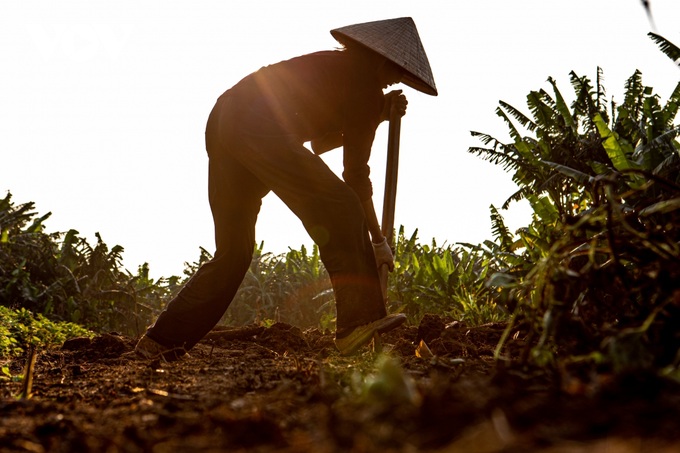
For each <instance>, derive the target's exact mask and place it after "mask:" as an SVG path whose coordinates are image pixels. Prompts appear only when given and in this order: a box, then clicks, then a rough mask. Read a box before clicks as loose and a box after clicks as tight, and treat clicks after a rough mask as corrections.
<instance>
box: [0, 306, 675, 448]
mask: <svg viewBox="0 0 680 453" xmlns="http://www.w3.org/2000/svg"><path fill="white" fill-rule="evenodd" d="M503 330H504V326H502V325H495V324H494V325H486V326H480V327H476V328H467V327H465V326H463V325H461V324H458V323H453V324H450V325H447V324H446V322H445V320H442V319H440V318H438V317H435V316H426V317H425V318H424V319H423V322H422V323H421V325H420V326H419V327H402V328H399V329H397V330H396V331H394V332H391V333H389V334H387V335H384V336H383V339H382V353H378V352H376V351H373V350H365V351H364V352H363V354H361V355H359V356H356V357H352V358H344V357H340V356H339V355H338V354H337V352H336V350H335V347H334V345H333V336H332V335H331V333H330V332H320V331H318V330H308V331H304V332H302V331H300V330H299V329H297V328H295V327H291V326H289V325H286V324H275V325H273V326H272V327H270V328H263V327H256V326H249V327H244V328H240V329H224V328H223V329H221V330H215V331H213V332H211V334H210V335H209V336H208V337H207V338H206V339H205V340H204V341H203V342H201V343H200V344H199V345H198V346H197V347H196V348H194V350H192V351H191V353H190V357H185V358H184V359H182V360H180V361H177V362H171V363H168V362H164V361H159V360H154V361H133V360H128V359H126V358H124V357H121V354H122V353H124V352H127V351H130V350H131V349H132V347H133V345H134V340H133V339H131V338H126V337H123V336H120V335H116V334H104V335H100V336H98V337H96V338H94V339H92V340H89V339H76V340H71V341H68V342H66V343H65V344H64V346H63V347H62V348H61V349H59V350H49V351H41V352H39V353H38V357H37V362H36V366H35V371H34V373H33V377H34V381H33V388H32V397H31V398H28V399H18V398H17V395H19V394H20V393H21V387H22V383H21V382H20V381H18V380H17V381H16V382H14V381H11V380H10V381H4V382H0V385H1V386H2V387H0V398H1V399H0V451H3V452H5V451H7V452H10V451H11V452H15V451H16V452H146V451H150V452H206V451H209V452H221V451H255V452H267V451H286V452H344V451H356V452H372V451H380V452H389V451H394V452H416V451H437V452H525V451H541V452H659V451H668V452H670V451H680V443H676V440H677V439H678V438H680V417H679V415H680V388H678V386H676V385H675V384H673V383H671V382H667V381H664V380H661V379H659V378H657V377H654V376H641V375H639V374H637V375H629V376H624V377H620V378H617V379H613V378H611V377H608V376H606V375H603V374H597V373H595V374H593V373H591V374H590V375H589V376H586V377H584V376H581V377H578V376H577V375H575V374H574V375H572V374H569V373H566V372H563V373H560V374H559V375H548V374H546V373H545V372H539V371H532V370H529V369H523V368H520V367H517V366H507V365H503V362H494V360H493V351H494V348H495V346H496V344H497V342H498V340H499V338H500V336H501V334H502V332H503ZM421 339H422V340H424V341H425V343H426V344H427V345H429V352H431V355H430V354H428V350H427V349H425V348H423V347H421V348H420V349H419V353H418V354H416V348H417V345H418V344H419V341H420V340H421ZM378 347H380V345H379V346H378ZM521 349H522V334H521V332H519V333H518V334H517V335H514V334H513V339H512V340H511V342H510V348H509V350H510V351H513V350H514V351H520V350H521ZM10 369H11V373H12V374H13V375H20V374H22V372H23V371H22V370H23V363H22V362H21V361H15V362H11V363H10Z"/></svg>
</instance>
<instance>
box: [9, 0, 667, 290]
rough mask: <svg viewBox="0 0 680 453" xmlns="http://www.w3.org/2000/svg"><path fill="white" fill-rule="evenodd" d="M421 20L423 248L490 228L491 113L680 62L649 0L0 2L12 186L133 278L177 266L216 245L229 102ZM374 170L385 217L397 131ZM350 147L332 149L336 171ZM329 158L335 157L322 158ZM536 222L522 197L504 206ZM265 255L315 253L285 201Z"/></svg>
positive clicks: (417, 109)
mask: <svg viewBox="0 0 680 453" xmlns="http://www.w3.org/2000/svg"><path fill="white" fill-rule="evenodd" d="M651 3H652V8H653V13H654V18H655V22H656V24H655V25H656V32H657V33H659V34H661V35H662V36H664V37H666V38H667V39H669V40H671V41H673V42H675V43H676V44H678V43H680V27H678V19H679V18H680V2H678V0H651ZM402 16H411V17H413V19H414V20H415V22H416V25H417V27H418V30H419V33H420V36H421V39H422V41H423V44H424V46H425V50H426V51H427V53H428V56H429V59H430V64H431V66H432V70H433V73H434V77H435V81H436V83H437V87H438V89H439V93H440V95H439V96H438V97H430V96H427V95H424V94H421V93H419V92H416V91H414V90H412V89H410V88H408V87H404V91H405V93H406V95H407V96H408V98H409V110H408V113H407V115H406V117H404V119H403V121H402V135H401V154H400V170H399V186H398V191H397V195H398V196H397V205H396V221H395V224H396V225H404V226H405V228H406V231H407V233H409V234H410V233H412V232H413V231H414V230H415V229H416V228H418V229H419V237H420V239H421V242H422V243H429V242H430V241H431V239H432V238H435V239H436V240H437V242H438V243H439V244H443V243H445V242H446V243H447V244H453V243H455V242H473V243H479V242H481V241H483V240H485V239H490V238H491V232H490V220H489V205H491V204H494V205H496V206H497V207H500V205H501V204H502V203H503V201H505V200H506V198H507V197H508V196H509V195H511V194H512V193H513V192H514V191H515V189H516V188H515V186H514V184H513V183H512V182H511V181H510V176H509V175H508V174H505V173H503V172H502V171H501V170H500V169H499V168H497V167H495V166H494V165H492V164H489V163H487V162H484V161H482V160H481V159H480V158H478V157H476V156H473V155H471V154H469V153H468V152H467V149H468V147H470V146H476V145H479V144H480V143H479V142H478V141H476V140H475V139H474V138H472V137H471V136H470V131H471V130H477V131H482V132H489V133H492V134H494V135H496V136H498V137H499V138H503V139H505V138H507V133H506V129H505V127H504V125H503V123H502V122H501V120H500V119H499V118H498V117H497V116H496V115H495V113H494V110H495V108H496V106H497V105H498V101H499V100H501V99H502V100H504V101H506V102H509V103H510V104H512V105H514V106H515V107H518V108H520V109H522V110H523V111H525V112H526V104H525V98H526V95H527V94H528V93H529V91H530V90H535V89H540V88H546V89H548V88H549V85H548V83H547V82H546V79H547V78H548V77H549V76H553V77H554V78H555V79H557V81H558V86H559V87H560V89H561V91H562V93H563V94H564V95H565V96H566V97H567V100H568V101H571V100H572V99H573V97H572V94H571V93H572V91H571V86H570V84H569V79H568V74H569V72H570V71H571V70H574V71H576V72H577V73H578V74H579V75H588V76H590V77H591V78H593V79H594V77H595V74H596V67H597V66H601V67H602V68H603V70H604V76H605V83H604V84H605V87H606V88H607V90H608V95H609V96H612V95H613V96H614V98H615V99H616V98H617V97H618V98H619V99H621V98H622V93H623V84H624V82H625V80H626V79H627V78H628V77H629V76H630V75H631V74H632V73H633V72H634V70H635V69H640V70H641V71H642V74H643V81H644V82H645V83H646V84H647V85H650V86H653V87H654V89H655V92H656V93H658V94H660V95H661V98H662V100H663V101H665V100H666V99H667V98H668V96H669V95H670V93H671V91H672V89H673V87H674V86H675V84H676V83H677V81H678V79H679V78H680V71H678V70H677V68H675V67H674V66H673V63H672V62H671V61H670V59H668V58H667V57H666V56H665V55H663V54H662V53H661V52H660V51H659V50H658V48H657V47H656V45H655V44H654V43H653V42H652V41H651V40H650V39H649V38H648V37H647V36H646V34H647V32H649V31H652V28H651V25H650V22H649V21H648V19H647V17H646V15H645V12H644V9H643V8H642V6H641V4H640V1H639V0H551V1H545V0H476V1H467V2H461V1H444V0H441V1H436V2H435V1H428V0H423V1H419V2H415V1H413V0H405V1H399V0H390V1H382V0H371V1H366V0H344V1H339V2H325V1H318V0H314V1H301V0H288V1H285V2H283V1H278V0H276V1H275V0H272V1H264V0H241V1H237V0H234V1H224V0H201V1H200V2H197V1H172V2H170V1H144V0H135V1H127V0H121V1H117V2H103V1H79V2H73V1H65V0H62V1H59V2H53V1H30V0H24V1H19V0H16V1H5V2H3V3H2V6H0V61H2V75H1V76H0V80H2V83H1V84H0V195H1V196H4V195H5V194H6V192H7V191H10V192H11V193H12V194H13V200H14V202H15V203H24V202H29V201H33V202H35V203H36V210H37V212H38V213H40V214H45V213H47V212H48V211H51V212H52V213H53V215H52V217H51V218H50V219H49V220H48V221H47V223H46V225H47V231H48V232H54V231H66V230H68V229H70V228H75V229H77V230H78V231H80V233H81V235H82V236H84V237H86V238H88V240H90V241H91V243H93V244H94V241H95V239H94V233H95V232H100V233H101V234H102V236H103V239H104V241H105V242H106V243H107V244H108V245H109V246H113V245H115V244H119V245H122V246H123V247H125V253H124V257H125V266H126V267H127V268H128V269H129V270H130V271H132V272H134V271H136V268H137V266H138V265H140V264H142V263H143V262H148V263H149V264H150V266H151V272H152V275H153V276H155V277H160V276H169V275H173V274H174V275H179V274H181V272H182V269H183V268H184V265H183V263H184V262H185V261H194V260H196V259H197V258H198V254H199V246H203V247H205V248H207V249H208V250H209V251H211V252H212V251H213V248H214V241H213V229H212V228H213V227H212V218H211V216H210V210H209V206H208V202H207V164H208V161H207V156H206V154H205V149H204V142H203V133H204V130H205V122H206V120H207V117H208V114H209V112H210V109H211V108H212V106H213V104H214V102H215V100H216V99H217V97H218V96H219V95H220V94H221V93H222V92H224V91H225V90H226V89H228V88H229V87H231V86H232V85H233V84H234V83H236V82H237V81H238V80H240V79H241V78H242V77H243V76H245V75H247V74H248V73H250V72H252V71H254V70H256V69H258V68H259V67H260V66H264V65H267V64H270V63H275V62H277V61H280V60H284V59H288V58H291V57H294V56H297V55H300V54H304V53H308V52H313V51H317V50H325V49H332V48H334V47H336V46H337V43H336V42H335V41H334V40H333V38H332V37H331V35H330V33H329V30H331V29H333V28H337V27H341V26H344V25H350V24H354V23H360V22H367V21H372V20H380V19H389V18H395V17H402ZM386 126H387V125H386V124H385V125H384V126H381V130H380V131H379V134H378V136H377V137H376V141H375V143H374V148H373V157H372V158H371V167H372V169H373V183H374V191H375V198H376V199H375V202H376V207H377V209H378V211H379V216H380V210H381V209H382V196H383V190H384V185H383V180H384V173H385V153H386V148H387V139H386V129H387V127H386ZM340 154H341V152H339V151H335V152H331V153H328V154H327V155H325V156H324V158H325V159H326V161H327V162H328V163H329V165H331V168H333V169H334V170H336V171H340V168H341V167H340ZM326 156H328V157H326ZM506 220H507V223H508V225H509V226H510V227H512V228H513V229H514V228H517V227H520V226H524V225H526V224H527V223H528V210H527V208H526V206H522V205H519V206H518V207H516V208H514V209H513V210H511V211H510V212H507V213H506ZM257 239H258V242H259V241H264V243H265V251H270V252H274V253H277V254H278V253H281V252H284V251H286V250H287V249H288V247H289V246H290V247H292V248H295V249H297V248H299V247H300V245H302V244H306V245H311V241H310V240H309V238H308V236H307V234H306V232H305V231H304V229H303V227H302V225H301V223H300V222H299V220H297V218H296V217H295V216H294V215H293V214H291V213H290V212H289V211H288V210H287V208H286V207H285V206H284V205H283V204H282V203H281V202H279V201H278V200H277V199H276V198H275V196H274V195H271V194H270V195H268V196H267V197H266V198H265V203H264V205H263V208H262V211H261V214H260V218H259V221H258V227H257Z"/></svg>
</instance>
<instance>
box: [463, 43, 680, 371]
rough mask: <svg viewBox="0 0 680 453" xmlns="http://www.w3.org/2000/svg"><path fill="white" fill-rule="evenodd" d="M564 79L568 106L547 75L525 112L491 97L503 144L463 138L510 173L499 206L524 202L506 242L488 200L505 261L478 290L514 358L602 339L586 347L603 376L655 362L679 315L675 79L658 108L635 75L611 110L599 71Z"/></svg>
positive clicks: (667, 356) (665, 359)
mask: <svg viewBox="0 0 680 453" xmlns="http://www.w3.org/2000/svg"><path fill="white" fill-rule="evenodd" d="M656 40H657V42H661V40H660V39H658V38H657V39H656ZM661 47H662V50H664V52H665V53H666V54H667V55H669V56H670V57H671V58H674V57H675V56H676V51H677V48H676V47H674V46H672V45H671V44H669V43H667V42H666V41H663V45H662V46H661ZM570 79H571V85H572V88H573V96H574V101H573V102H572V103H571V104H570V105H569V106H568V107H567V103H566V101H565V100H564V98H563V96H562V94H561V93H560V91H559V90H558V88H557V86H556V84H555V82H554V80H553V79H548V82H549V84H550V86H551V94H549V93H548V92H546V91H544V90H539V91H533V92H531V93H530V94H529V96H527V106H528V109H529V114H526V115H525V114H524V113H522V112H520V111H519V109H516V108H514V107H512V106H510V105H509V104H507V103H503V102H501V104H500V106H499V108H498V109H497V111H496V113H497V114H498V115H499V116H500V117H501V118H502V119H503V120H504V121H505V122H506V124H507V125H508V129H509V135H510V137H511V141H510V142H507V143H503V142H502V141H500V140H497V139H495V138H493V137H490V136H488V135H485V134H479V133H473V135H475V136H477V137H479V138H480V139H481V140H482V143H483V144H484V145H485V146H483V147H474V148H471V149H470V152H472V153H474V154H477V155H479V156H480V157H482V158H484V159H486V160H488V161H490V162H493V163H496V164H499V165H502V166H503V167H504V168H506V169H507V170H509V171H511V172H513V179H514V181H515V182H516V183H517V184H518V186H519V190H518V192H517V193H515V194H514V195H513V196H512V197H510V199H509V200H508V202H506V204H507V203H509V202H510V201H512V200H514V199H520V198H525V199H527V200H528V201H529V202H530V203H531V206H532V208H533V210H534V216H533V220H532V222H531V224H530V225H529V226H528V227H526V228H523V229H520V230H519V231H518V232H517V233H518V236H519V239H518V241H516V242H512V241H511V240H509V239H508V237H507V231H504V230H503V229H502V228H501V226H502V222H501V221H500V220H499V219H498V212H497V211H495V209H493V207H492V219H493V222H494V234H495V236H496V239H497V241H498V242H499V244H500V245H501V247H502V248H503V251H504V252H505V253H506V254H511V253H512V254H514V255H515V257H516V258H517V259H516V260H514V261H513V260H512V259H508V260H506V263H508V264H510V266H509V267H508V268H507V269H506V270H504V271H502V272H500V273H496V274H494V275H493V276H492V277H491V278H490V279H489V281H488V285H489V286H491V287H498V288H502V289H503V291H502V292H503V293H504V294H505V298H506V300H507V303H508V307H509V308H510V309H511V310H513V312H514V315H513V319H514V320H515V321H517V320H519V319H522V320H523V321H524V322H525V323H526V324H525V325H526V326H527V328H528V332H529V341H528V342H527V344H528V345H529V348H528V349H527V350H526V354H525V356H524V358H525V359H526V360H529V359H533V360H534V361H535V363H542V364H545V363H550V362H551V361H552V360H553V359H554V358H555V354H557V353H558V351H559V348H565V346H566V345H567V344H568V345H569V348H568V350H569V352H571V353H586V352H590V351H593V350H595V351H598V349H599V348H598V346H597V345H598V344H599V343H600V342H602V343H601V344H602V348H603V349H601V350H599V351H598V352H596V353H595V354H598V355H597V357H600V360H605V361H606V362H607V363H608V364H609V365H611V366H612V367H613V369H614V370H615V371H621V370H624V369H629V368H631V367H649V366H662V365H666V364H668V363H669V362H672V360H673V357H675V354H676V352H677V350H678V348H680V342H679V341H678V339H677V338H675V339H673V338H672V335H671V336H670V337H669V332H670V331H671V330H672V327H671V326H672V325H674V323H677V322H678V316H679V315H680V311H679V310H678V306H679V305H678V304H680V299H679V298H678V294H680V289H679V287H678V283H677V282H678V281H680V246H679V245H678V244H679V243H680V236H679V234H680V233H679V232H678V230H679V226H680V171H678V170H680V144H679V143H678V141H677V139H676V138H677V135H678V132H679V131H680V128H679V127H678V126H677V125H674V121H675V118H676V117H677V114H678V108H679V107H678V106H679V105H680V83H679V84H678V85H677V86H676V88H675V89H674V90H673V92H672V93H671V95H670V97H669V99H668V100H667V101H666V102H665V103H662V102H661V101H660V98H659V96H657V95H655V94H654V93H653V91H652V89H651V88H649V87H646V86H645V85H644V84H643V83H642V77H641V74H640V72H639V71H635V73H634V74H633V75H632V76H631V77H630V78H629V79H628V80H627V82H626V84H625V87H624V90H625V91H624V97H623V102H622V104H621V105H618V106H617V105H615V104H614V103H613V102H612V103H608V102H607V100H606V94H605V90H604V88H603V86H602V79H603V78H602V72H601V70H599V69H598V71H597V78H596V81H595V83H592V82H591V80H590V79H588V78H587V77H580V76H577V75H576V74H575V73H573V72H572V73H571V74H570ZM520 130H521V131H523V132H520ZM518 243H519V244H518ZM518 245H521V246H520V247H518ZM657 278H658V281H657V280H656V279H657ZM593 345H594V346H593ZM500 346H502V344H501V345H500ZM500 351H501V349H500V347H499V350H498V352H499V353H500ZM592 357H595V356H592ZM602 357H605V358H604V359H602Z"/></svg>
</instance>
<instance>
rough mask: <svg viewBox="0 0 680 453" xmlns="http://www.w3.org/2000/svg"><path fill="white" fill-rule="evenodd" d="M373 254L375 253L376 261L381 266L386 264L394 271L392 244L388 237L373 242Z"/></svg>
mask: <svg viewBox="0 0 680 453" xmlns="http://www.w3.org/2000/svg"><path fill="white" fill-rule="evenodd" d="M373 254H374V255H375V262H376V264H377V265H378V269H380V266H382V265H386V266H387V268H388V269H389V270H390V272H392V271H393V270H394V256H393V255H392V249H391V248H390V244H388V243H387V238H383V240H382V242H378V243H377V244H376V243H373Z"/></svg>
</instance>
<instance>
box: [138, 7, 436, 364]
mask: <svg viewBox="0 0 680 453" xmlns="http://www.w3.org/2000/svg"><path fill="white" fill-rule="evenodd" d="M331 33H332V34H333V36H334V37H335V38H336V39H337V40H338V41H339V42H340V43H341V44H343V46H344V48H343V49H342V50H336V51H323V52H317V53H312V54H309V55H303V56H300V57H297V58H293V59H291V60H287V61H283V62H280V63H277V64H274V65H271V66H267V67H264V68H261V69H260V70H258V71H257V72H255V73H253V74H250V75H248V76H247V77H245V78H244V79H243V80H241V81H240V82H238V83H237V84H236V85H235V86H234V87H233V88H231V89H229V90H228V91H226V92H225V93H224V94H223V95H222V96H220V97H219V99H218V100H217V103H216V104H215V107H214V108H213V110H212V112H211V113H210V117H209V118H208V124H207V128H206V133H205V137H206V148H207V151H208V156H209V160H210V163H209V189H208V190H209V199H210V207H211V210H212V214H213V219H214V223H215V242H216V246H217V249H216V252H215V255H214V258H213V259H212V260H211V261H209V262H208V263H205V264H204V265H203V266H201V268H200V269H199V270H198V271H197V272H196V274H195V275H194V276H193V277H192V278H191V279H190V280H189V281H188V282H187V284H186V285H185V287H184V288H183V289H182V290H181V292H180V293H179V294H178V295H177V297H176V298H175V299H173V300H172V301H171V302H170V303H169V304H168V306H167V308H166V309H165V311H163V312H162V313H161V314H160V316H159V317H158V319H157V320H156V322H155V324H154V325H153V326H152V327H150V328H149V330H148V331H147V333H146V334H145V335H144V337H142V339H141V340H140V341H139V343H138V344H137V346H136V349H135V354H136V355H137V356H139V357H147V358H148V357H155V356H158V355H160V354H162V355H163V356H164V357H165V358H166V359H173V358H176V357H177V356H179V355H181V354H183V353H184V352H185V351H188V350H189V349H191V348H192V347H193V346H194V345H195V344H196V343H197V342H198V341H199V340H201V338H203V336H204V335H205V334H206V333H208V332H209V331H210V330H211V329H212V328H213V327H214V326H215V325H216V324H217V322H218V321H219V320H220V318H221V317H222V315H223V314H224V312H225V311H226V309H227V308H228V306H229V304H230V303H231V301H232V299H233V297H234V295H235V294H236V291H237V290H238V288H239V286H240V284H241V282H242V280H243V277H244V276H245V274H246V272H247V271H248V268H249V266H250V262H251V259H252V254H253V250H254V244H255V223H256V220H257V215H258V212H259V210H260V205H261V200H262V197H264V196H265V195H266V194H267V193H268V192H269V191H273V192H274V193H275V194H276V195H277V196H278V197H279V198H280V199H281V200H282V201H283V202H284V203H285V204H286V205H287V206H288V207H289V208H290V209H291V210H292V211H293V212H294V213H295V214H296V215H297V216H298V217H299V218H300V220H301V221H302V223H303V225H304V227H305V229H306V230H307V232H308V233H309V235H310V236H311V238H312V239H313V240H314V242H315V243H316V244H317V245H318V247H319V253H320V257H321V260H322V261H323V263H324V266H325V267H326V270H327V271H328V274H329V275H330V279H331V283H332V285H333V290H334V294H335V301H336V309H337V322H336V325H337V330H336V346H337V347H338V349H339V351H340V353H341V354H344V355H348V354H353V353H355V352H356V351H357V350H358V349H359V348H361V347H362V346H363V345H365V344H367V343H369V342H370V341H371V339H372V338H373V335H374V334H375V333H376V332H378V333H380V332H386V331H389V330H391V329H394V328H395V327H397V326H399V325H400V324H402V323H403V322H404V320H405V319H406V318H405V316H404V315H403V314H395V315H388V314H387V312H386V309H385V303H384V300H383V296H382V290H381V287H380V280H379V276H378V267H379V266H381V265H387V266H388V267H389V268H390V270H392V269H393V267H394V264H393V257H392V252H391V250H390V246H389V244H387V241H386V240H385V237H384V236H383V234H382V232H381V230H380V225H379V223H378V220H377V216H376V213H375V209H374V207H373V201H372V187H371V181H370V179H369V166H368V160H369V156H370V153H371V146H372V143H373V138H374V135H375V131H376V128H377V127H378V125H379V124H380V122H381V121H383V120H385V119H387V113H388V112H389V109H390V107H391V106H392V104H394V107H395V108H396V109H397V111H398V112H399V113H400V114H401V115H403V114H404V113H405V111H406V103H407V102H406V98H405V97H404V95H403V94H401V91H393V92H391V93H388V94H386V95H385V94H383V89H384V88H386V87H388V86H389V85H392V84H395V83H398V82H402V81H403V82H404V83H406V84H407V85H410V86H412V87H414V88H416V89H418V90H420V91H423V92H425V93H428V94H432V95H436V94H437V91H436V88H435V84H434V80H433V77H432V73H431V70H430V66H429V63H428V61H427V56H426V54H425V52H424V50H423V47H422V44H421V42H420V38H419V36H418V32H417V30H416V28H415V24H414V23H413V21H412V20H411V19H410V18H400V19H392V20H385V21H377V22H369V23H365V24H356V25H351V26H348V27H343V28H340V29H337V30H332V31H331ZM306 142H311V148H312V150H313V152H312V151H310V150H309V149H308V148H306V147H305V146H304V143H306ZM339 146H342V148H343V164H344V165H343V173H342V177H343V178H342V179H340V178H338V177H337V176H336V175H335V174H334V173H333V171H331V170H330V169H329V168H328V166H327V165H326V164H325V163H324V162H323V160H322V159H321V158H320V157H319V156H318V154H321V153H323V152H326V151H328V150H330V149H334V148H337V147H339Z"/></svg>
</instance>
